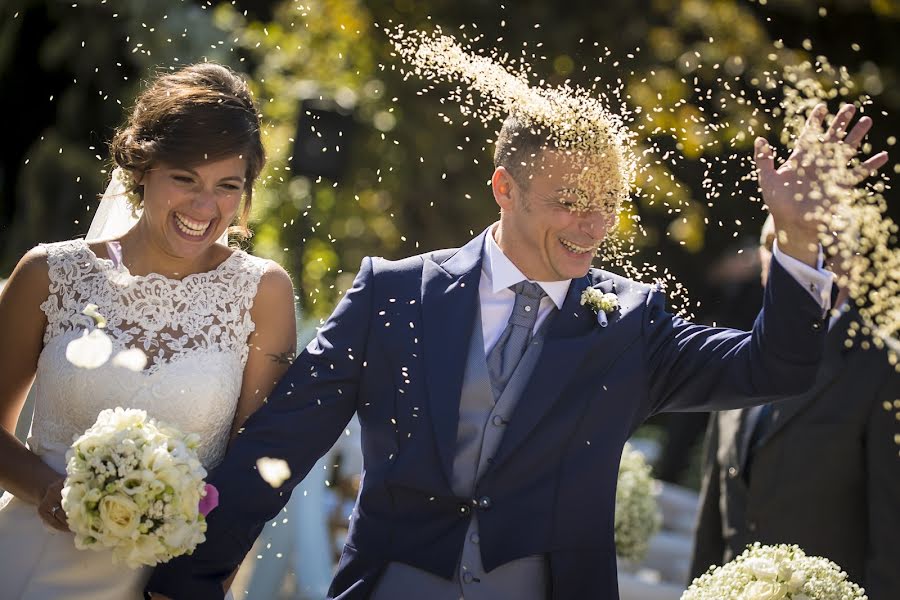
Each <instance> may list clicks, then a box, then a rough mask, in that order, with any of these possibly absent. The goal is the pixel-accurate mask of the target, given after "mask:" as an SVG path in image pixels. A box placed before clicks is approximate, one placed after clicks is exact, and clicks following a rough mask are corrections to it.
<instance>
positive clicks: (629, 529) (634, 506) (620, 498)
mask: <svg viewBox="0 0 900 600" xmlns="http://www.w3.org/2000/svg"><path fill="white" fill-rule="evenodd" d="M661 525H662V516H661V515H660V512H659V506H658V505H657V502H656V497H655V495H654V482H653V478H652V477H651V474H650V466H649V465H648V464H647V461H646V460H644V456H643V455H642V454H641V453H640V452H637V451H636V450H633V449H632V448H631V445H629V444H625V448H623V450H622V460H621V462H620V464H619V477H618V483H617V484H616V511H615V539H616V556H618V557H620V558H623V559H625V560H631V561H635V562H637V561H640V560H641V559H642V558H643V557H644V555H645V554H646V553H647V548H648V547H649V545H650V538H652V537H653V535H654V534H655V533H656V532H657V531H658V530H659V528H660V526H661Z"/></svg>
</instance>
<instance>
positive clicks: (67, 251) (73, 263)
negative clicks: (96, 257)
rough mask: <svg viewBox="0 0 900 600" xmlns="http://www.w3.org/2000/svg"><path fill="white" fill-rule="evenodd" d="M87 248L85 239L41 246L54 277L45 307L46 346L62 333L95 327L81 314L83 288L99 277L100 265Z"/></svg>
mask: <svg viewBox="0 0 900 600" xmlns="http://www.w3.org/2000/svg"><path fill="white" fill-rule="evenodd" d="M86 246H87V245H86V244H85V242H84V241H83V240H71V241H67V242H57V243H54V244H41V248H43V249H44V250H45V251H46V253H47V266H48V268H49V271H48V275H49V278H50V287H49V289H48V295H47V299H46V300H45V301H44V302H43V303H42V304H41V310H42V311H44V314H45V315H47V329H46V330H45V331H44V345H46V344H47V342H49V341H50V340H51V339H53V338H54V337H56V336H58V335H60V334H62V333H65V332H67V331H72V330H74V329H79V328H86V327H89V326H90V324H91V319H90V317H87V316H85V315H83V314H81V311H82V310H83V308H84V304H85V300H86V299H85V297H84V293H83V286H84V284H85V283H87V284H88V285H90V282H91V281H92V280H93V279H95V276H96V265H95V263H94V261H92V260H91V257H90V255H89V254H88V253H87V252H86Z"/></svg>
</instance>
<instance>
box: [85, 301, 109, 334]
mask: <svg viewBox="0 0 900 600" xmlns="http://www.w3.org/2000/svg"><path fill="white" fill-rule="evenodd" d="M98 308H99V307H98V306H97V305H96V304H88V305H87V306H85V307H84V310H82V311H81V314H83V315H87V316H89V317H90V318H92V319H93V320H94V324H95V325H96V326H97V328H98V329H103V328H104V327H106V317H104V316H103V315H102V314H100V311H99V310H97V309H98Z"/></svg>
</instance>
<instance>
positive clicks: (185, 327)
mask: <svg viewBox="0 0 900 600" xmlns="http://www.w3.org/2000/svg"><path fill="white" fill-rule="evenodd" d="M44 247H45V248H46V250H47V255H48V263H49V267H50V290H49V296H48V298H47V301H46V302H44V303H43V304H42V305H41V309H43V311H44V313H45V314H46V315H47V329H46V331H45V333H44V349H43V351H42V352H41V355H40V358H39V360H38V367H37V374H36V379H35V382H34V387H33V390H32V391H33V393H34V399H35V400H34V402H35V407H34V418H33V421H32V424H31V431H30V434H29V437H28V445H29V447H30V448H31V450H32V451H34V452H35V453H36V454H38V455H39V456H41V458H42V459H43V460H44V462H46V463H47V464H48V465H50V466H51V467H53V468H54V469H55V470H57V471H58V472H60V473H64V472H65V454H66V450H67V449H68V448H69V446H70V445H71V443H72V441H73V440H74V438H76V437H77V436H79V435H81V434H82V433H83V432H84V431H85V430H86V429H87V428H88V427H90V426H91V425H93V423H94V421H95V420H96V418H97V415H98V414H99V413H100V411H101V410H103V409H105V408H113V407H116V406H122V407H126V408H140V409H143V410H146V411H147V413H148V414H149V415H150V416H153V417H155V418H157V419H160V420H162V421H166V422H168V423H170V424H172V425H174V426H176V427H178V428H179V429H181V430H182V431H185V432H194V433H198V434H200V436H201V439H202V443H201V447H200V450H199V454H200V459H201V461H202V462H203V464H204V465H205V466H206V467H207V468H210V467H213V466H215V465H216V464H217V463H218V462H219V461H220V460H221V458H222V456H223V454H224V452H225V446H226V444H227V442H228V434H229V431H230V428H231V423H232V418H233V416H234V411H235V407H236V405H237V400H238V395H239V392H240V387H241V379H242V375H243V370H244V365H245V364H246V362H247V355H248V352H249V349H248V345H247V339H248V336H249V335H250V333H251V332H252V331H253V329H254V324H253V321H252V320H251V318H250V308H251V307H252V305H253V300H254V297H255V296H256V290H257V285H258V283H259V280H260V277H261V276H262V274H263V272H264V271H265V269H266V264H267V262H268V261H265V260H263V259H260V258H256V257H253V256H250V255H248V254H246V253H244V252H241V251H236V252H234V253H233V254H232V255H231V256H230V257H229V258H228V259H226V260H225V261H224V262H222V264H220V265H219V266H218V267H217V268H216V269H214V270H213V271H209V272H206V273H197V274H193V275H188V276H187V277H185V278H184V279H183V280H174V279H168V278H166V277H163V276H161V275H156V274H151V275H147V276H133V275H131V274H130V273H129V272H128V270H127V269H126V268H125V266H124V265H122V264H121V262H116V261H113V260H107V259H102V258H99V257H98V256H96V255H95V254H94V253H93V252H92V251H91V249H90V248H89V247H88V245H87V243H86V242H85V241H83V240H74V241H69V242H61V243H56V244H47V245H45V246H44ZM111 249H112V250H114V249H115V248H111ZM109 254H110V256H115V255H116V253H115V252H110V253H109ZM89 303H93V304H96V305H97V306H98V307H99V309H98V310H99V312H100V313H101V314H102V315H103V316H104V317H106V319H107V322H108V325H107V327H106V331H107V333H108V334H109V335H110V337H111V338H113V344H114V349H113V353H114V354H115V352H117V351H120V350H124V349H126V348H132V347H137V348H140V349H141V350H143V351H144V352H145V353H146V354H147V357H148V359H149V360H148V364H147V368H146V369H145V370H144V371H143V372H134V371H131V370H129V369H126V368H122V367H117V366H114V365H113V364H112V363H111V361H108V362H107V363H106V364H104V365H102V366H101V367H99V368H96V369H92V370H88V369H84V368H80V367H76V366H75V365H73V364H71V363H70V362H69V361H68V360H66V346H67V344H68V343H69V342H70V341H72V340H73V339H75V338H76V337H78V336H80V335H81V332H82V331H83V330H84V329H86V328H89V327H91V326H92V323H93V321H92V319H91V318H89V317H87V316H85V315H83V314H82V312H81V311H82V310H83V309H84V307H85V306H86V305H87V304H89ZM149 574H150V570H149V569H148V568H143V569H136V570H132V569H129V568H128V567H127V566H125V565H124V564H121V563H120V564H114V563H113V562H112V558H111V555H110V553H109V552H106V551H99V552H98V551H90V550H77V549H76V548H75V545H74V542H73V536H72V534H70V533H61V532H56V531H54V530H52V529H50V528H49V527H47V526H45V525H44V523H43V522H42V521H41V520H40V518H39V517H38V514H37V510H36V508H35V506H33V505H30V504H26V503H25V502H22V501H21V500H18V499H17V498H15V497H13V496H11V495H10V494H8V493H7V494H5V495H4V496H3V498H2V499H0V598H3V599H6V598H22V599H27V600H57V599H66V600H137V599H139V598H142V590H143V586H144V584H145V582H146V580H147V578H148V577H149Z"/></svg>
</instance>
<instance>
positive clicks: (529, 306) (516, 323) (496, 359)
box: [487, 281, 545, 399]
mask: <svg viewBox="0 0 900 600" xmlns="http://www.w3.org/2000/svg"><path fill="white" fill-rule="evenodd" d="M510 289H512V291H514V292H515V293H516V305H515V307H513V311H512V314H511V315H510V316H509V323H507V325H506V329H504V330H503V333H502V334H500V339H499V340H497V343H496V344H494V347H493V348H491V351H490V352H489V353H488V355H487V367H488V373H490V376H491V386H492V387H493V388H494V398H495V399H497V398H500V395H501V394H502V393H503V390H504V389H506V384H507V383H508V382H509V378H510V377H512V374H513V372H514V371H515V370H516V365H518V364H519V360H521V359H522V356H523V355H524V354H525V349H526V348H527V347H528V342H530V341H531V334H532V330H534V324H535V322H536V321H537V316H538V307H539V306H540V304H541V298H543V297H544V296H545V294H544V290H542V289H541V286H539V285H538V284H536V283H532V282H530V281H522V282H520V283H517V284H516V285H514V286H511V288H510Z"/></svg>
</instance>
